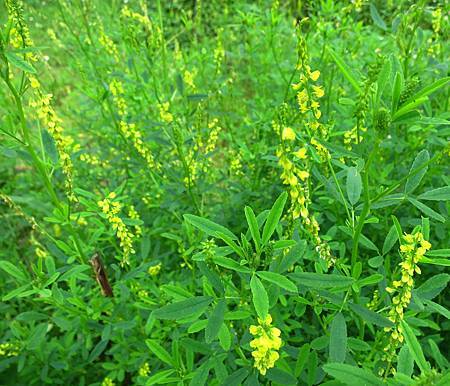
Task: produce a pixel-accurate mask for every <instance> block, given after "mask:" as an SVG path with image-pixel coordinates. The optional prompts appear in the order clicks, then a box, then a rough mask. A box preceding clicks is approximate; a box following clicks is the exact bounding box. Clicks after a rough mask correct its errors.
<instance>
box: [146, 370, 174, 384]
mask: <svg viewBox="0 0 450 386" xmlns="http://www.w3.org/2000/svg"><path fill="white" fill-rule="evenodd" d="M174 372H175V370H163V371H158V372H157V373H156V374H154V375H152V376H151V377H150V378H148V379H147V382H146V383H145V386H151V385H161V384H163V383H167V382H164V381H165V380H167V378H169V377H170V376H171V375H172V374H173V373H174Z"/></svg>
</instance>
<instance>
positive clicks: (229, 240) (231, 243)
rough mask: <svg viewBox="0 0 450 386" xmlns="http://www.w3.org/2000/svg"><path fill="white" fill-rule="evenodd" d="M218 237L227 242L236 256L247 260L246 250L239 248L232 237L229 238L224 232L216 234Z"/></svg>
mask: <svg viewBox="0 0 450 386" xmlns="http://www.w3.org/2000/svg"><path fill="white" fill-rule="evenodd" d="M215 236H216V237H218V238H220V239H222V240H223V241H225V243H226V244H227V245H228V246H229V247H231V249H232V250H233V251H234V252H236V254H237V255H238V256H240V257H242V258H243V259H245V253H244V250H243V249H242V248H241V247H240V246H238V245H237V244H236V243H235V242H234V241H233V239H232V238H231V237H228V235H225V234H224V233H222V232H216V234H215Z"/></svg>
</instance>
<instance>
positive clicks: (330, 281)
mask: <svg viewBox="0 0 450 386" xmlns="http://www.w3.org/2000/svg"><path fill="white" fill-rule="evenodd" d="M291 276H292V278H294V279H295V280H296V281H298V283H299V284H300V285H303V286H305V287H312V288H331V287H350V286H351V285H352V284H353V283H354V281H355V279H354V278H352V277H348V276H342V275H334V274H325V273H314V272H295V273H293V274H292V275H291Z"/></svg>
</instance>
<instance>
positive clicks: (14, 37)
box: [6, 0, 37, 62]
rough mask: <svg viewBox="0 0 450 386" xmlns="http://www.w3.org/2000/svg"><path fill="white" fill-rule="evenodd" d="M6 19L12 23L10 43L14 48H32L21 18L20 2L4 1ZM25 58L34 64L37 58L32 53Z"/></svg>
mask: <svg viewBox="0 0 450 386" xmlns="http://www.w3.org/2000/svg"><path fill="white" fill-rule="evenodd" d="M6 8H7V9H8V18H9V19H10V20H11V21H12V28H11V30H10V32H9V33H10V43H11V45H12V46H13V47H14V48H28V47H32V46H33V41H32V40H31V36H30V31H29V29H28V26H27V24H26V23H25V20H24V18H23V5H22V2H21V1H20V0H6ZM25 58H26V59H27V60H29V61H33V62H36V61H37V56H36V55H35V54H34V53H33V52H26V53H25Z"/></svg>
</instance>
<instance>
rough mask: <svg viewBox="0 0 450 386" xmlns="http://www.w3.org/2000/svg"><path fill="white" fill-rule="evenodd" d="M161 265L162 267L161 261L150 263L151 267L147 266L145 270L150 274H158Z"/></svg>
mask: <svg viewBox="0 0 450 386" xmlns="http://www.w3.org/2000/svg"><path fill="white" fill-rule="evenodd" d="M161 267H162V264H161V263H158V264H156V265H152V266H151V267H149V268H148V271H147V272H148V274H149V275H150V276H157V275H158V274H159V272H160V271H161Z"/></svg>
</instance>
